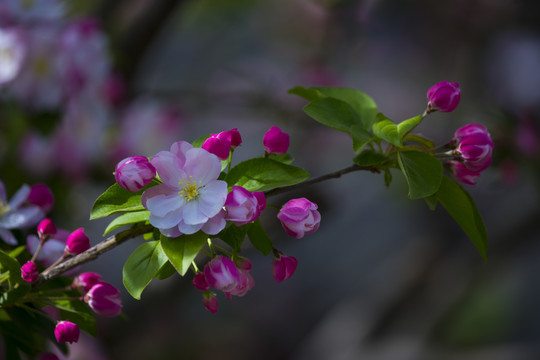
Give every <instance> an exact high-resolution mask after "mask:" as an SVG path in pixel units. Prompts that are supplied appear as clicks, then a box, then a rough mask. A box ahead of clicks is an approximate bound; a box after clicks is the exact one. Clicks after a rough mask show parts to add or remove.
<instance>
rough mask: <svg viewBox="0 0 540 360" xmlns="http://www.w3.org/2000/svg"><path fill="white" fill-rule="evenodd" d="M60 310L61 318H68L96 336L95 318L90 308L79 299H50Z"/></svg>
mask: <svg viewBox="0 0 540 360" xmlns="http://www.w3.org/2000/svg"><path fill="white" fill-rule="evenodd" d="M51 302H52V303H53V306H55V307H57V308H58V309H59V310H60V315H61V316H62V320H69V321H71V322H74V323H75V324H77V325H79V327H80V328H81V329H82V330H84V331H86V332H87V333H89V334H90V335H92V336H97V328H96V318H95V316H94V313H93V312H92V310H90V308H89V307H88V306H87V305H86V304H85V303H83V302H81V301H79V300H51Z"/></svg>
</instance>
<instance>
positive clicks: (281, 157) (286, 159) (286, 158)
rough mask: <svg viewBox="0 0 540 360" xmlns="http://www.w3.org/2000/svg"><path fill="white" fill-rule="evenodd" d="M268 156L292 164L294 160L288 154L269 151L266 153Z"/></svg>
mask: <svg viewBox="0 0 540 360" xmlns="http://www.w3.org/2000/svg"><path fill="white" fill-rule="evenodd" d="M268 158H269V159H272V160H275V161H277V162H280V163H283V164H287V165H290V164H292V163H293V161H294V159H293V158H292V157H291V155H289V154H276V153H271V154H268Z"/></svg>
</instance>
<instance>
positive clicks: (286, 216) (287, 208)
mask: <svg viewBox="0 0 540 360" xmlns="http://www.w3.org/2000/svg"><path fill="white" fill-rule="evenodd" d="M277 218H278V219H279V220H280V221H281V225H282V226H283V229H285V232H286V233H287V234H289V235H291V236H294V237H295V238H297V239H300V238H302V237H304V235H307V234H311V233H314V232H315V231H317V229H318V228H319V224H320V222H321V214H320V213H319V212H318V211H317V204H315V203H313V202H311V201H309V200H308V199H306V198H299V199H292V200H289V201H288V202H287V203H286V204H285V205H283V206H282V207H281V209H280V210H279V214H278V215H277Z"/></svg>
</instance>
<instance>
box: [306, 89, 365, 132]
mask: <svg viewBox="0 0 540 360" xmlns="http://www.w3.org/2000/svg"><path fill="white" fill-rule="evenodd" d="M304 112H305V113H306V114H308V115H309V116H310V117H312V118H313V119H315V120H317V121H318V122H320V123H321V124H323V125H326V126H328V127H331V128H332V129H336V130H339V131H344V132H347V133H348V132H350V129H351V126H352V125H353V124H359V123H360V117H359V115H358V114H357V113H356V112H355V111H354V109H353V108H352V107H351V106H350V105H349V104H347V103H346V102H344V101H341V100H338V99H334V98H323V99H319V100H315V101H313V102H311V103H310V104H307V105H306V106H305V107H304Z"/></svg>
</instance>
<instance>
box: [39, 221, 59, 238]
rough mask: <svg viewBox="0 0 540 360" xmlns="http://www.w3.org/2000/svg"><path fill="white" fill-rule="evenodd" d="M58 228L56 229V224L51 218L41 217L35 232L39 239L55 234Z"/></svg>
mask: <svg viewBox="0 0 540 360" xmlns="http://www.w3.org/2000/svg"><path fill="white" fill-rule="evenodd" d="M57 231H58V230H57V229H56V226H55V225H54V223H53V222H52V220H51V219H43V220H41V222H40V223H39V225H38V227H37V232H38V235H39V238H40V239H43V237H44V236H47V237H49V236H52V235H55V234H56V232H57Z"/></svg>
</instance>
